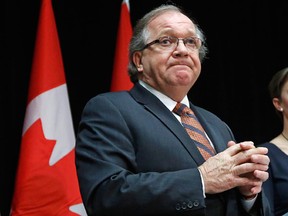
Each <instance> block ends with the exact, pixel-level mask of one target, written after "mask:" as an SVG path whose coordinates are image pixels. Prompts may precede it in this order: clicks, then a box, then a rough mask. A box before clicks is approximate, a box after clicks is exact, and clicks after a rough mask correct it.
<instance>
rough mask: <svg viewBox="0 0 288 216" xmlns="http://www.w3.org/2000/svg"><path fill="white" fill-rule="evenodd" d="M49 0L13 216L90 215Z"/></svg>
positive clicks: (41, 26) (40, 29)
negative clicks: (77, 163) (80, 179)
mask: <svg viewBox="0 0 288 216" xmlns="http://www.w3.org/2000/svg"><path fill="white" fill-rule="evenodd" d="M74 151H75V134H74V129H73V124H72V117H71V111H70V105H69V100H68V92H67V85H66V80H65V74H64V67H63V62H62V56H61V49H60V44H59V39H58V33H57V28H56V23H55V18H54V13H53V8H52V3H51V0H42V2H41V9H40V16H39V23H38V30H37V35H36V42H35V50H34V58H33V64H32V70H31V78H30V86H29V95H28V101H27V107H26V113H25V120H24V126H23V133H22V141H21V148H20V156H19V163H18V170H17V176H16V181H15V188H14V196H13V200H12V207H11V216H20V215H25V216H39V215H61V216H63V215H65V216H70V215H71V216H72V215H73V216H76V215H81V216H83V215H87V214H86V212H85V209H84V206H83V203H82V200H81V196H80V191H79V185H78V179H77V175H76V167H75V152H74Z"/></svg>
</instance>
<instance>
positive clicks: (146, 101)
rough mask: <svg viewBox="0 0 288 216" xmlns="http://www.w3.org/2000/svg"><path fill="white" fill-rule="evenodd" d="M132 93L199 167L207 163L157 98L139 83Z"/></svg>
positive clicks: (181, 127) (179, 124) (178, 123)
mask: <svg viewBox="0 0 288 216" xmlns="http://www.w3.org/2000/svg"><path fill="white" fill-rule="evenodd" d="M130 93H131V95H132V97H133V98H134V99H135V100H136V101H137V102H138V103H140V104H142V105H143V106H144V107H145V109H147V110H148V111H149V112H151V113H152V114H153V115H154V116H156V117H157V118H158V119H159V120H160V121H161V122H162V123H163V124H164V125H165V126H166V127H167V128H168V129H169V130H170V131H171V133H173V134H174V135H175V136H176V137H177V138H178V139H179V141H180V143H181V145H182V146H183V147H184V148H185V149H186V150H187V151H188V152H189V154H190V155H191V157H192V158H193V159H194V161H195V162H196V163H197V164H198V165H201V164H202V163H203V162H204V161H205V160H204V159H203V157H202V155H201V153H200V152H199V150H198V148H197V147H196V145H195V144H194V142H193V140H192V139H191V138H190V136H189V135H188V133H187V132H186V131H185V129H184V128H183V126H182V125H181V123H180V122H179V121H178V120H177V119H176V118H175V116H174V115H173V114H172V112H171V111H170V110H168V109H167V107H166V106H165V105H164V104H163V103H162V102H161V101H160V100H159V99H158V98H157V97H156V96H154V95H153V94H152V93H150V92H149V91H148V90H146V89H145V88H143V87H142V86H141V85H140V84H139V83H137V84H135V86H134V88H133V89H132V90H131V91H130Z"/></svg>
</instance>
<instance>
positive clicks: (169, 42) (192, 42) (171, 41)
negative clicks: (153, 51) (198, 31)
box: [142, 36, 202, 51]
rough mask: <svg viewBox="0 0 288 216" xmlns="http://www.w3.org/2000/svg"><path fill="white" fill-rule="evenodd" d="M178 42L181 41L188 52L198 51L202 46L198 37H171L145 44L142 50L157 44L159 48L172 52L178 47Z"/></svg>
mask: <svg viewBox="0 0 288 216" xmlns="http://www.w3.org/2000/svg"><path fill="white" fill-rule="evenodd" d="M179 40H182V41H183V43H184V45H185V46H186V48H187V49H188V50H190V51H195V50H199V49H200V47H201V45H202V41H201V39H200V38H198V37H187V38H177V37H172V36H164V37H160V38H158V39H157V40H154V41H152V42H150V43H148V44H146V45H145V46H144V47H143V49H142V50H144V49H146V48H148V47H150V46H152V45H153V44H158V45H159V46H158V47H159V48H161V49H163V50H167V51H172V50H174V49H175V48H176V47H177V46H178V43H179Z"/></svg>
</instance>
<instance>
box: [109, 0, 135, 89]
mask: <svg viewBox="0 0 288 216" xmlns="http://www.w3.org/2000/svg"><path fill="white" fill-rule="evenodd" d="M131 37H132V26H131V20H130V12H129V0H123V2H122V5H121V13H120V20H119V26H118V33H117V41H116V49H115V57H114V68H113V73H112V82H111V91H119V90H129V89H130V88H131V87H132V86H133V83H132V82H131V81H130V78H129V76H128V70H127V66H128V59H129V57H128V53H129V52H128V46H129V42H130V39H131Z"/></svg>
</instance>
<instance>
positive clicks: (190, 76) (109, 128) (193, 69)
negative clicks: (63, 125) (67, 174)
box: [76, 5, 270, 216]
mask: <svg viewBox="0 0 288 216" xmlns="http://www.w3.org/2000/svg"><path fill="white" fill-rule="evenodd" d="M129 52H130V54H129V57H130V62H129V68H128V70H129V75H130V77H131V80H132V81H133V82H134V87H133V88H132V89H131V90H130V91H121V92H109V93H103V94H99V95H97V96H96V97H94V98H92V99H91V100H90V101H89V102H88V103H87V104H86V106H85V108H84V110H83V114H82V119H81V121H80V124H79V129H78V134H77V141H76V166H77V173H78V178H79V184H80V190H81V194H82V198H83V202H84V205H85V208H86V210H87V213H88V214H89V215H95V216H104V215H107V216H114V215H115V216H119V215H125V216H138V215H139V216H140V215H147V216H148V215H154V216H156V215H157V216H160V215H165V216H167V215H175V216H176V215H203V216H204V215H213V216H218V215H225V216H243V215H265V216H268V215H270V207H269V205H268V203H267V200H266V197H265V194H264V193H263V191H262V182H263V181H266V180H267V178H268V173H267V169H268V165H269V158H268V157H267V155H266V154H267V149H266V148H259V147H258V148H256V147H255V146H254V144H253V142H249V141H246V142H242V143H235V142H234V141H235V140H234V137H233V134H232V132H231V130H230V129H229V127H228V126H227V125H226V124H225V123H224V122H223V121H222V120H221V119H219V118H218V117H217V116H215V115H214V114H212V113H211V112H209V111H207V110H205V109H203V108H200V107H198V106H196V105H193V104H192V103H191V102H190V101H189V100H188V97H187V93H188V91H189V90H190V89H191V88H192V86H193V84H194V83H195V82H196V80H197V78H198V77H199V75H200V71H201V61H202V60H203V59H204V57H205V55H206V52H207V48H206V47H205V38H204V34H203V32H202V31H201V29H200V28H199V27H198V26H197V25H196V24H195V22H193V21H192V19H190V18H189V17H188V16H187V15H185V14H184V12H182V11H181V10H180V9H179V8H178V7H175V6H172V5H162V6H160V7H158V8H156V9H154V10H152V11H151V12H149V13H148V14H146V15H145V16H144V17H143V18H142V19H140V20H139V21H138V23H137V25H136V26H135V28H134V33H133V37H132V40H131V42H130V47H129ZM178 103H181V105H180V106H183V107H185V105H186V106H187V107H190V109H191V110H193V112H194V114H195V116H196V117H194V118H197V119H198V121H199V122H200V123H201V125H202V127H203V128H204V131H202V132H201V130H200V129H199V130H198V131H197V133H199V134H202V135H203V137H204V138H205V139H208V141H209V142H208V145H209V147H211V146H212V150H213V151H215V152H214V153H211V152H210V153H211V154H212V155H210V157H209V158H206V159H204V157H206V156H203V155H202V154H201V152H202V150H201V151H199V149H198V147H197V145H198V144H199V145H202V144H201V141H197V140H196V138H195V140H194V137H193V135H191V136H192V138H191V137H190V136H189V134H191V133H192V132H191V133H190V131H189V132H188V133H187V132H186V130H185V129H184V127H183V126H185V127H186V126H187V124H186V123H184V122H182V118H181V116H179V115H178V114H177V113H175V112H174V107H175V106H176V105H177V104H178ZM183 107H182V108H183ZM193 127H194V126H192V128H193ZM190 129H191V128H190ZM191 131H192V130H191ZM199 134H198V135H199ZM202 149H208V147H205V146H204V145H203V148H202Z"/></svg>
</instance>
